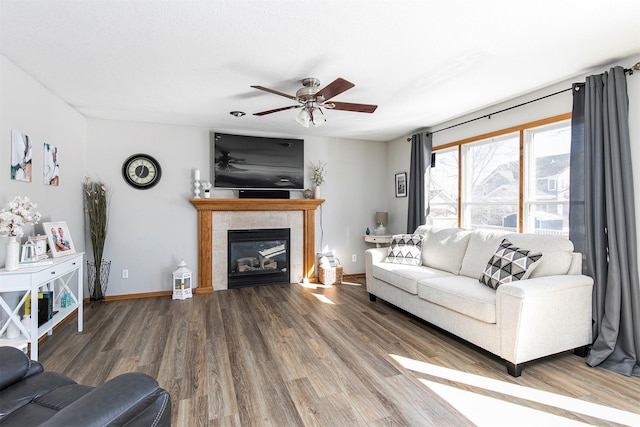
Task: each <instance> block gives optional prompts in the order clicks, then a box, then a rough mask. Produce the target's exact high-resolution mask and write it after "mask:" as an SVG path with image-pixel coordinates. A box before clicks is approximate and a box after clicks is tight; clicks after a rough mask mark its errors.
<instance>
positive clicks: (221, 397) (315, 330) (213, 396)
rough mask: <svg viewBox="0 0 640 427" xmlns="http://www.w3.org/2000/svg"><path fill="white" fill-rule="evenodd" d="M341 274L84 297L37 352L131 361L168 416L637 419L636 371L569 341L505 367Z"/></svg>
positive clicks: (293, 422)
mask: <svg viewBox="0 0 640 427" xmlns="http://www.w3.org/2000/svg"><path fill="white" fill-rule="evenodd" d="M351 283H352V284H351V285H349V284H342V285H335V286H333V287H329V288H317V289H312V288H303V287H302V286H300V285H296V284H291V285H278V286H263V287H255V288H243V289H235V290H228V291H218V292H214V293H213V294H198V295H196V296H194V298H193V299H188V300H184V301H172V300H171V298H170V297H159V298H148V299H137V300H124V301H116V302H108V303H91V304H88V305H86V306H85V307H86V308H85V326H84V330H85V331H84V332H83V333H82V334H78V333H77V332H76V331H75V323H74V322H73V321H67V322H66V323H65V324H63V325H62V326H61V327H60V328H58V329H57V330H56V331H55V333H54V336H53V337H51V338H48V339H46V340H45V341H44V342H43V343H42V345H41V347H40V360H41V362H42V363H43V364H44V366H45V369H47V370H52V371H57V372H61V373H63V374H66V375H68V376H70V377H71V378H73V379H74V380H76V381H77V382H79V383H83V384H88V385H99V384H102V383H104V382H105V381H106V380H108V379H110V378H112V377H114V376H116V375H119V374H121V373H124V372H129V371H140V372H145V373H147V374H149V375H151V376H153V377H155V378H157V380H158V382H159V383H160V385H161V386H162V387H163V388H165V389H167V390H168V391H169V392H170V393H171V397H172V405H173V406H172V421H173V425H174V426H198V425H211V426H218V425H220V426H240V425H241V426H381V425H394V426H395V425H397V426H430V425H434V426H465V425H492V426H495V425H518V426H520V425H562V424H567V425H570V424H571V423H574V424H573V425H575V423H577V422H578V423H579V422H581V423H587V424H592V425H640V379H639V378H627V377H624V376H622V375H618V374H614V373H611V372H609V371H605V370H602V369H598V368H591V367H589V366H587V365H586V364H585V362H584V359H582V358H580V357H578V356H575V355H574V354H573V353H571V352H566V353H563V354H560V355H556V356H553V357H549V358H546V359H544V360H540V361H535V362H532V363H529V364H526V365H525V367H524V370H523V374H522V376H521V377H519V378H513V377H510V376H509V375H508V374H507V372H506V369H505V367H504V365H503V363H502V362H501V361H500V360H499V359H497V358H496V357H494V356H492V355H489V354H487V353H485V352H484V351H482V350H479V349H478V348H476V347H473V346H471V345H470V344H467V343H464V342H460V341H458V340H457V339H456V338H454V337H452V336H450V335H448V334H446V333H444V332H442V331H440V330H438V329H436V328H434V327H432V326H430V325H427V324H425V323H423V322H421V321H419V320H417V319H415V318H413V317H411V316H409V315H407V314H406V313H403V312H401V311H399V310H398V309H396V308H394V307H392V306H391V305H389V304H387V303H385V302H384V301H381V300H378V301H377V302H370V301H369V299H368V295H367V293H366V289H365V287H364V286H360V285H359V283H358V282H357V281H352V282H351ZM360 283H363V282H362V281H360Z"/></svg>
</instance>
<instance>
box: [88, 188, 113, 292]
mask: <svg viewBox="0 0 640 427" xmlns="http://www.w3.org/2000/svg"><path fill="white" fill-rule="evenodd" d="M82 194H83V197H84V210H85V212H86V213H87V216H88V219H89V222H88V231H89V236H90V237H91V247H92V248H93V261H94V264H95V267H96V275H95V280H94V288H93V295H91V297H92V298H93V299H96V300H100V299H103V298H104V295H103V292H102V286H101V283H102V282H101V277H100V274H101V271H100V270H101V268H100V266H101V264H102V254H103V253H104V244H105V241H106V240H107V226H108V213H109V193H108V191H107V187H106V185H105V184H104V183H103V182H102V181H92V180H91V179H90V178H88V177H87V178H85V181H84V183H83V184H82Z"/></svg>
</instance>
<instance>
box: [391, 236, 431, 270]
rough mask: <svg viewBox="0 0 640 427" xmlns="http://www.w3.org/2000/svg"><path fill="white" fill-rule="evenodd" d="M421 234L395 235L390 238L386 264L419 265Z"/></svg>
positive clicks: (420, 258) (420, 259) (420, 260)
mask: <svg viewBox="0 0 640 427" xmlns="http://www.w3.org/2000/svg"><path fill="white" fill-rule="evenodd" d="M423 238H424V235H423V234H396V235H394V236H393V237H392V238H391V245H390V246H389V252H388V253H387V258H386V259H385V261H386V262H391V263H394V264H406V265H421V264H422V239H423Z"/></svg>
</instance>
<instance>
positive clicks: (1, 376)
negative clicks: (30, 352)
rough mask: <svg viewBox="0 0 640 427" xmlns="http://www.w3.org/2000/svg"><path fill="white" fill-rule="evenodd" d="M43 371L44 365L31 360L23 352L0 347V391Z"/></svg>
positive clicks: (12, 348)
mask: <svg viewBox="0 0 640 427" xmlns="http://www.w3.org/2000/svg"><path fill="white" fill-rule="evenodd" d="M42 371H44V368H43V367H42V365H41V364H40V363H39V362H35V361H33V360H31V359H29V358H28V357H27V355H26V354H24V353H23V352H22V351H21V350H19V349H17V348H14V347H0V390H3V389H5V388H6V387H8V386H10V385H12V384H15V383H17V382H18V381H21V380H23V379H25V378H27V377H30V376H31V375H35V374H39V373H40V372H42Z"/></svg>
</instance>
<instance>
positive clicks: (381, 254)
mask: <svg viewBox="0 0 640 427" xmlns="http://www.w3.org/2000/svg"><path fill="white" fill-rule="evenodd" d="M388 253H389V248H369V249H367V250H366V251H364V256H365V263H368V262H370V263H371V264H375V263H378V262H382V261H384V259H385V258H386V257H387V254H388Z"/></svg>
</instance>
